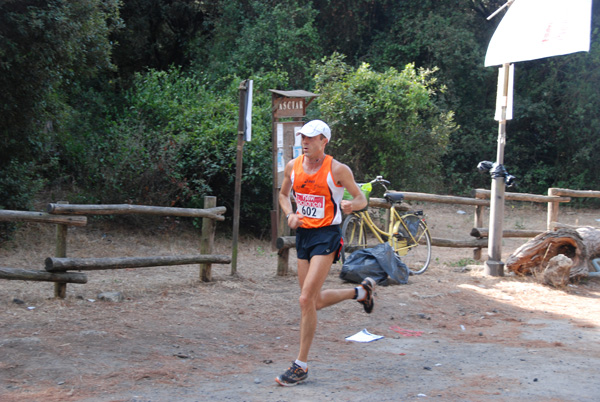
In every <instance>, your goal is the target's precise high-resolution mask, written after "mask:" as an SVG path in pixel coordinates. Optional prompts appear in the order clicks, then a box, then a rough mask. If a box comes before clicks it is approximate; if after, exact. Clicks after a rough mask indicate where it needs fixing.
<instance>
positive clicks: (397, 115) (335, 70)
mask: <svg viewBox="0 0 600 402" xmlns="http://www.w3.org/2000/svg"><path fill="white" fill-rule="evenodd" d="M316 70H317V73H316V76H315V80H316V83H317V87H316V88H317V91H318V93H320V94H321V97H319V99H318V104H319V108H320V110H321V113H322V116H323V118H324V119H325V120H326V121H328V122H329V123H330V124H331V126H332V130H333V135H332V141H331V144H330V149H329V152H331V153H332V155H334V156H335V155H340V159H341V160H342V161H344V162H345V163H347V164H348V165H349V166H350V167H351V168H352V169H353V171H354V173H355V176H356V177H357V180H367V179H371V178H373V177H374V176H377V175H383V176H384V177H386V178H387V179H388V180H390V181H391V182H392V183H393V186H394V187H395V188H398V189H400V188H401V189H406V190H413V191H414V190H419V191H426V190H433V189H434V188H435V187H436V183H439V181H440V180H439V177H440V174H441V165H440V160H441V156H442V155H443V153H444V152H445V149H446V145H447V143H448V138H449V135H450V134H451V133H452V132H453V131H454V130H455V129H456V125H455V124H454V122H453V120H452V116H453V114H452V112H444V111H442V110H441V109H440V108H439V107H437V106H436V104H435V102H434V99H435V95H436V93H438V92H440V91H442V90H443V87H439V86H438V85H437V84H436V80H435V78H434V77H433V71H428V70H423V69H420V70H418V71H417V70H416V69H415V68H414V65H410V64H409V65H407V66H406V67H405V68H404V70H402V71H397V70H396V69H394V68H388V69H387V70H386V71H384V72H382V73H378V72H376V71H373V70H372V69H371V67H370V66H369V65H368V64H363V65H361V66H360V67H359V68H357V69H354V68H352V67H350V66H349V65H347V64H346V63H345V62H344V61H343V57H342V56H340V55H338V54H334V55H332V56H331V57H330V58H327V59H324V60H323V63H322V64H320V65H318V66H316ZM342 156H343V157H342Z"/></svg>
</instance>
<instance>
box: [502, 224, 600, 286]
mask: <svg viewBox="0 0 600 402" xmlns="http://www.w3.org/2000/svg"><path fill="white" fill-rule="evenodd" d="M561 254H562V255H564V256H566V257H568V258H570V259H571V260H572V261H573V266H572V267H571V270H570V272H569V277H570V278H574V277H581V276H588V274H589V272H590V271H592V272H593V271H595V269H594V267H593V265H592V260H593V259H594V258H597V257H598V256H600V230H599V229H596V228H594V227H579V228H576V227H566V225H561V228H559V229H557V230H554V231H547V232H544V233H541V234H539V235H538V236H536V237H535V238H533V239H531V240H529V241H528V242H527V243H525V244H523V245H522V246H521V247H519V248H518V249H517V250H516V251H515V252H514V253H512V254H511V255H510V256H509V257H508V258H507V260H506V268H507V269H508V270H509V271H513V272H515V273H517V274H519V275H527V274H541V273H542V272H543V271H544V270H545V269H546V267H547V266H548V263H549V261H550V259H551V258H553V257H555V256H557V255H561Z"/></svg>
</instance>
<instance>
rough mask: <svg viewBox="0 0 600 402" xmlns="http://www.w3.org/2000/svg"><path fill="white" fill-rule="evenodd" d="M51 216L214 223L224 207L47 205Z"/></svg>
mask: <svg viewBox="0 0 600 402" xmlns="http://www.w3.org/2000/svg"><path fill="white" fill-rule="evenodd" d="M46 210H47V211H48V213H51V214H74V215H124V214H141V215H159V216H185V217H190V218H210V219H214V220H216V221H224V220H225V217H224V216H223V214H224V213H225V212H226V211H227V208H226V207H214V208H207V209H193V208H174V207H153V206H148V205H132V204H114V205H110V204H108V205H83V204H48V206H47V207H46Z"/></svg>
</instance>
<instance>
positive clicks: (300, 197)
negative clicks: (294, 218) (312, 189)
mask: <svg viewBox="0 0 600 402" xmlns="http://www.w3.org/2000/svg"><path fill="white" fill-rule="evenodd" d="M296 205H297V206H298V211H299V212H300V213H301V214H302V215H304V216H307V217H309V218H317V219H322V218H324V217H325V196H323V195H311V194H298V193H296Z"/></svg>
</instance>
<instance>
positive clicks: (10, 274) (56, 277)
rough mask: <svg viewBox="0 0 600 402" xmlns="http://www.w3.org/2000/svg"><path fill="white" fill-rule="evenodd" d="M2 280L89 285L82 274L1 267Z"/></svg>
mask: <svg viewBox="0 0 600 402" xmlns="http://www.w3.org/2000/svg"><path fill="white" fill-rule="evenodd" d="M0 279H8V280H19V281H41V282H61V283H67V282H68V283H87V275H86V274H84V273H80V272H61V273H54V272H47V271H38V270H33V269H21V268H8V267H0Z"/></svg>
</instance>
